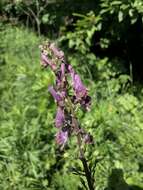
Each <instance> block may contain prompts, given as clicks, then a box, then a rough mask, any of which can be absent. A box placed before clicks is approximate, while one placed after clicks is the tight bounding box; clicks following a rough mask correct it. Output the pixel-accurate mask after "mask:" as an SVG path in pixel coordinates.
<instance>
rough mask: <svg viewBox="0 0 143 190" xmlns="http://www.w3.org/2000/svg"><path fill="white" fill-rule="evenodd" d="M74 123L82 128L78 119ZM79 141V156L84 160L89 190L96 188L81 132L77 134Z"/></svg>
mask: <svg viewBox="0 0 143 190" xmlns="http://www.w3.org/2000/svg"><path fill="white" fill-rule="evenodd" d="M74 124H75V127H76V128H77V129H78V130H80V129H79V127H78V122H77V120H76V119H74ZM77 141H78V147H79V152H80V156H79V158H80V160H81V162H82V165H83V168H84V172H85V177H86V180H87V183H88V187H89V190H94V186H93V179H92V175H91V171H90V169H89V166H88V164H87V160H86V158H85V155H84V151H83V149H82V142H81V135H80V133H78V134H77Z"/></svg>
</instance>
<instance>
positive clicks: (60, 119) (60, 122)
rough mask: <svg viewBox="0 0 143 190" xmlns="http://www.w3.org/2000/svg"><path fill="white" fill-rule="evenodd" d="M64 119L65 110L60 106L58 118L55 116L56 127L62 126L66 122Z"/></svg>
mask: <svg viewBox="0 0 143 190" xmlns="http://www.w3.org/2000/svg"><path fill="white" fill-rule="evenodd" d="M64 120H65V116H64V110H62V109H61V107H58V109H57V114H56V118H55V125H56V127H57V128H60V127H61V126H62V125H63V124H64Z"/></svg>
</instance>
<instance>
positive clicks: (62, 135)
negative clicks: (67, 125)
mask: <svg viewBox="0 0 143 190" xmlns="http://www.w3.org/2000/svg"><path fill="white" fill-rule="evenodd" d="M67 140H68V131H59V132H58V133H57V134H56V143H57V144H59V145H64V144H65V143H66V142H67Z"/></svg>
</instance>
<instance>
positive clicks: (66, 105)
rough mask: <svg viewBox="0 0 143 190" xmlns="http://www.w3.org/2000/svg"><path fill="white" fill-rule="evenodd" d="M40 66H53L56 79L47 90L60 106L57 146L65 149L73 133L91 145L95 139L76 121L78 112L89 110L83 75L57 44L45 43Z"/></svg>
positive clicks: (56, 121)
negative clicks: (69, 62) (80, 74)
mask: <svg viewBox="0 0 143 190" xmlns="http://www.w3.org/2000/svg"><path fill="white" fill-rule="evenodd" d="M40 49H41V64H42V66H43V67H44V68H46V67H50V68H51V70H52V71H53V72H54V74H55V76H56V81H55V85H54V86H49V87H48V90H49V92H50V93H51V95H52V96H53V98H54V100H55V102H56V104H57V113H56V117H55V126H56V128H58V129H59V131H58V132H57V134H56V142H57V144H59V145H61V146H63V147H64V145H65V144H66V143H67V140H68V138H69V136H70V135H71V134H79V133H80V137H81V139H82V140H83V142H84V143H91V142H92V137H91V135H89V134H88V133H86V132H85V131H84V129H80V127H79V124H78V122H77V119H76V114H75V109H76V108H77V106H78V107H82V108H83V109H84V110H85V111H88V110H89V107H90V104H91V98H90V96H88V91H87V88H86V87H85V86H84V85H83V83H82V81H81V78H80V76H79V75H78V74H77V73H76V72H75V70H74V69H73V67H72V66H71V65H70V64H68V63H67V62H66V60H65V55H64V52H63V51H61V50H59V49H58V48H57V47H56V46H55V44H54V43H48V42H46V43H45V44H44V45H41V46H40Z"/></svg>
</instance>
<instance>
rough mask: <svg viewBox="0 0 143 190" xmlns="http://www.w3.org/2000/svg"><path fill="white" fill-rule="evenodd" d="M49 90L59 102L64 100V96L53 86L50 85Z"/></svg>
mask: <svg viewBox="0 0 143 190" xmlns="http://www.w3.org/2000/svg"><path fill="white" fill-rule="evenodd" d="M48 90H49V92H50V93H51V94H52V96H53V97H54V99H55V100H56V101H57V102H60V101H62V97H61V96H60V95H59V94H58V93H57V92H56V91H55V89H54V88H53V87H52V86H49V88H48Z"/></svg>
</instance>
